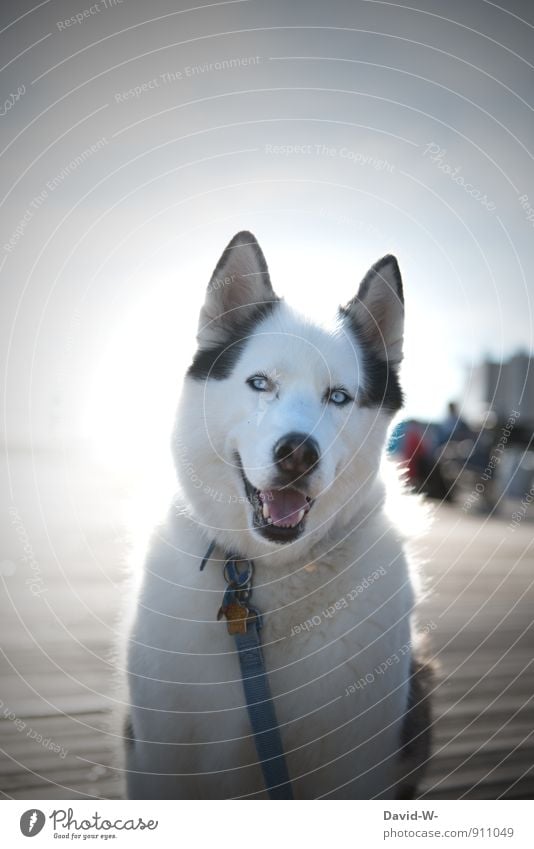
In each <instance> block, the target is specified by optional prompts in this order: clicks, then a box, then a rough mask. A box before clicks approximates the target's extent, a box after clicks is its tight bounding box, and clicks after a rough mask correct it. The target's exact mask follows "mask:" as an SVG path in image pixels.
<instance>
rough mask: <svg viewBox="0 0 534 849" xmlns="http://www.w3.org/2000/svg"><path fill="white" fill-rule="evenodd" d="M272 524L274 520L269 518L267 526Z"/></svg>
mask: <svg viewBox="0 0 534 849" xmlns="http://www.w3.org/2000/svg"><path fill="white" fill-rule="evenodd" d="M272 523H273V520H272V519H271V517H270V516H267V524H269V525H272Z"/></svg>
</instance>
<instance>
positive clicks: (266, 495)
mask: <svg viewBox="0 0 534 849" xmlns="http://www.w3.org/2000/svg"><path fill="white" fill-rule="evenodd" d="M260 498H261V500H262V501H263V502H264V503H265V504H267V505H268V507H269V512H270V514H271V519H272V520H273V525H294V524H296V522H297V516H298V514H299V512H300V511H301V510H304V509H305V508H306V507H307V504H308V502H307V500H306V496H305V495H303V494H302V493H301V492H297V490H296V489H266V490H264V491H263V492H261V493H260Z"/></svg>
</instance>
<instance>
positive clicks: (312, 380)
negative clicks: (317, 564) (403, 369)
mask: <svg viewBox="0 0 534 849" xmlns="http://www.w3.org/2000/svg"><path fill="white" fill-rule="evenodd" d="M403 323H404V305H403V293H402V282H401V277H400V273H399V269H398V265H397V261H396V259H395V258H394V257H393V256H386V257H384V258H383V259H381V260H379V261H378V262H377V263H376V264H375V265H373V267H372V268H371V269H370V270H369V271H368V273H367V274H366V275H365V277H364V279H363V281H362V283H361V284H360V287H359V290H358V293H357V295H356V296H355V297H354V298H353V299H352V300H351V301H350V302H349V303H348V304H347V305H346V306H344V307H341V308H340V309H339V310H338V314H337V317H336V320H335V322H333V324H332V327H331V329H330V330H327V329H325V328H324V327H323V326H319V325H315V324H312V323H311V322H310V321H308V320H307V319H305V318H302V317H301V316H299V315H298V314H296V313H295V312H293V311H292V310H291V309H290V308H289V307H288V306H287V305H286V304H285V303H284V301H283V300H282V299H280V298H279V297H278V296H277V295H276V294H275V292H274V290H273V288H272V285H271V281H270V278H269V272H268V269H267V264H266V262H265V258H264V256H263V253H262V251H261V249H260V247H259V245H258V243H257V241H256V239H255V238H254V236H253V235H252V234H251V233H247V232H241V233H238V234H237V235H236V236H235V237H234V238H233V239H232V241H231V242H230V244H229V245H228V246H227V248H226V250H225V251H224V253H223V255H222V257H221V259H220V260H219V263H218V265H217V267H216V268H215V271H214V273H213V276H212V278H211V281H210V283H209V286H208V290H207V294H206V300H205V303H204V306H203V307H202V310H201V314H200V324H199V330H198V336H197V340H198V350H197V352H196V354H195V357H194V359H193V363H192V365H191V366H190V368H189V371H188V373H187V376H186V378H185V382H184V389H183V393H182V398H181V402H180V407H179V411H178V418H177V426H176V430H175V433H174V439H173V443H174V446H173V447H174V454H175V460H176V465H177V469H178V474H179V478H180V481H181V484H182V486H183V489H184V491H185V494H186V496H187V499H188V502H189V503H190V505H191V507H192V510H193V512H194V515H195V517H196V519H197V521H198V522H200V523H202V524H203V525H204V526H205V528H206V529H207V531H208V535H209V536H211V537H213V538H216V539H218V540H219V541H220V544H221V545H222V546H223V547H226V548H227V549H229V550H232V551H234V552H238V553H240V554H241V555H242V556H249V557H252V556H258V553H261V552H265V553H267V552H268V551H269V550H271V551H272V550H275V549H276V550H279V549H280V548H281V547H283V546H286V547H292V548H293V550H294V551H295V549H297V550H298V549H300V548H301V546H305V547H306V548H308V547H309V546H310V545H311V544H312V543H313V542H315V541H317V540H318V539H320V538H321V537H323V536H324V535H325V534H327V533H328V532H329V531H331V530H332V529H333V527H334V526H336V525H339V526H340V527H341V526H345V525H346V524H347V522H349V521H350V519H351V517H353V516H354V515H355V514H356V513H357V511H358V510H359V509H360V508H361V507H362V505H363V504H364V503H365V500H366V494H368V493H369V491H370V489H371V487H372V486H373V484H374V481H375V479H376V476H377V472H378V468H379V464H380V459H381V455H382V452H383V448H384V442H385V439H386V434H387V427H388V425H389V422H390V420H391V417H392V415H393V414H394V413H395V412H396V411H397V410H398V409H399V408H400V407H401V406H402V393H401V389H400V386H399V380H398V366H399V363H400V361H401V359H402V337H403Z"/></svg>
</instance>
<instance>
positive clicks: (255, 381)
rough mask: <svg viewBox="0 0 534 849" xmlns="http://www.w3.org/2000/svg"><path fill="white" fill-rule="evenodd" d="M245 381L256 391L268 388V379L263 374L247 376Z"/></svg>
mask: <svg viewBox="0 0 534 849" xmlns="http://www.w3.org/2000/svg"><path fill="white" fill-rule="evenodd" d="M247 383H248V385H249V386H250V388H251V389H254V390H255V391H256V392H267V390H268V389H269V379H268V378H267V377H265V375H263V374H255V375H254V376H253V377H249V379H248V380H247Z"/></svg>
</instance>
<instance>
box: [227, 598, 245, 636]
mask: <svg viewBox="0 0 534 849" xmlns="http://www.w3.org/2000/svg"><path fill="white" fill-rule="evenodd" d="M224 615H225V616H226V621H227V623H228V633H229V634H232V636H235V634H246V633H247V620H248V615H249V611H248V608H247V607H244V606H243V605H242V604H238V603H237V602H235V601H234V602H232V604H229V605H228V607H227V608H226V610H225V611H224Z"/></svg>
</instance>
